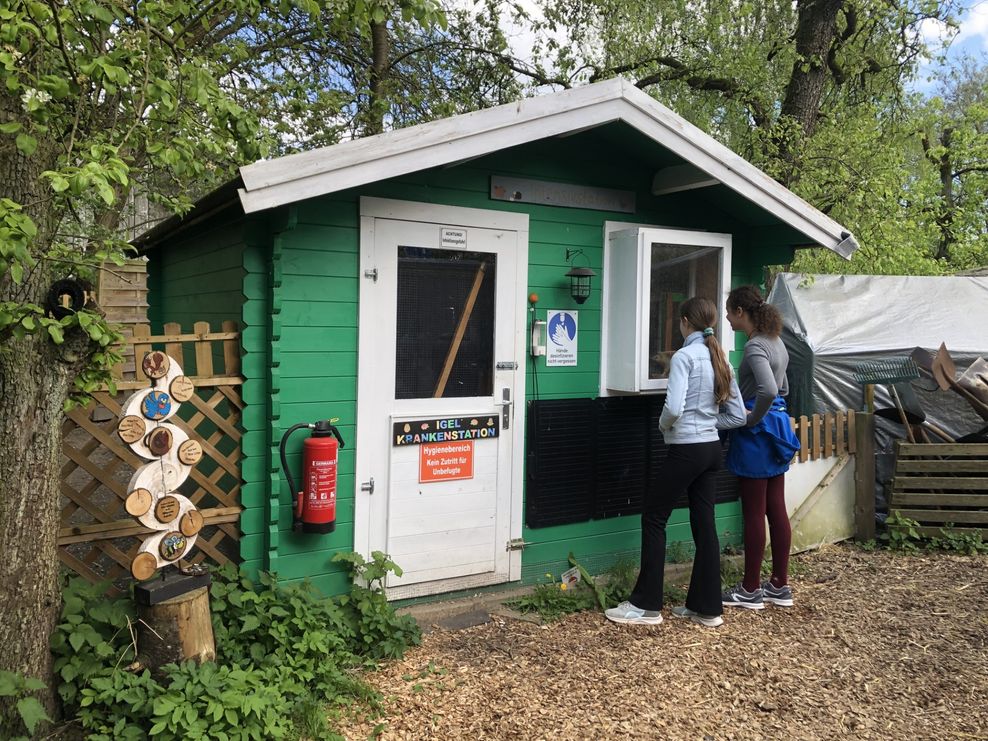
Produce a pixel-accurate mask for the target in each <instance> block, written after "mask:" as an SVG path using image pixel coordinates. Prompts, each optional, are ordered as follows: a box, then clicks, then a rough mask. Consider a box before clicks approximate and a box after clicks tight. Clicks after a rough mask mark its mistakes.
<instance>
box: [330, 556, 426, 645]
mask: <svg viewBox="0 0 988 741" xmlns="http://www.w3.org/2000/svg"><path fill="white" fill-rule="evenodd" d="M333 561H335V562H337V563H342V564H344V565H345V566H346V567H347V569H348V570H349V571H350V574H351V577H352V578H353V585H352V586H351V587H350V594H349V595H347V596H343V597H340V605H341V606H342V607H343V608H344V615H345V617H346V618H347V619H348V621H349V622H350V627H351V629H352V631H353V633H354V635H356V636H358V637H359V638H358V642H360V643H361V644H362V645H360V646H359V648H357V649H356V650H357V652H358V653H360V654H365V655H367V656H370V657H371V658H375V659H381V658H397V657H399V656H401V655H402V654H404V653H405V651H406V650H407V649H408V647H409V646H417V645H418V644H419V643H420V642H421V640H422V631H421V630H420V629H419V627H418V624H417V623H416V622H415V618H413V617H412V616H411V615H398V614H396V613H395V611H394V608H393V607H392V606H391V605H389V604H388V600H387V598H386V597H385V596H384V580H385V578H386V577H387V575H388V573H394V575H395V576H401V574H402V571H401V568H400V567H399V566H398V565H397V564H396V563H394V562H393V561H392V560H391V559H389V558H388V556H387V554H385V553H382V552H381V551H373V552H372V553H371V560H370V561H367V560H365V559H364V557H363V556H361V555H360V554H359V553H337V554H336V555H335V556H333ZM361 582H363V584H361Z"/></svg>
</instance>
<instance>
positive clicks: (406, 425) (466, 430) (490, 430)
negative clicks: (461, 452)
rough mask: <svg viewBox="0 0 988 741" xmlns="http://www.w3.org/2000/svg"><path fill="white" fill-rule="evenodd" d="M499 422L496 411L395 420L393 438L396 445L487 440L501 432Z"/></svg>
mask: <svg viewBox="0 0 988 741" xmlns="http://www.w3.org/2000/svg"><path fill="white" fill-rule="evenodd" d="M498 422H499V419H498V416H497V415H496V414H489V415H488V414H485V415H477V416H476V417H443V418H441V419H416V420H414V421H409V422H395V423H394V434H393V435H392V437H391V439H392V440H393V441H394V444H395V445H422V444H423V443H452V442H458V441H460V440H486V439H488V438H495V437H497V436H498V431H499V427H498Z"/></svg>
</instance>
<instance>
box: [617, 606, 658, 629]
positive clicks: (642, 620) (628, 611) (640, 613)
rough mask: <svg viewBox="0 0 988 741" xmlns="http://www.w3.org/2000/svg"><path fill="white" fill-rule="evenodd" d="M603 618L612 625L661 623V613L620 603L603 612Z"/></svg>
mask: <svg viewBox="0 0 988 741" xmlns="http://www.w3.org/2000/svg"><path fill="white" fill-rule="evenodd" d="M604 617H606V618H607V619H608V620H610V621H611V622H612V623H632V624H636V625H638V624H640V625H658V624H659V623H661V622H662V613H660V612H659V611H658V610H643V609H641V608H640V607H635V606H634V605H633V604H631V603H630V602H622V603H621V604H620V605H618V606H617V607H612V608H611V609H610V610H604Z"/></svg>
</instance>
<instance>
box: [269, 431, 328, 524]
mask: <svg viewBox="0 0 988 741" xmlns="http://www.w3.org/2000/svg"><path fill="white" fill-rule="evenodd" d="M335 421H336V420H325V419H324V420H319V421H318V422H316V423H315V424H312V423H310V422H302V423H301V424H297V425H294V426H292V427H290V428H289V429H288V431H287V432H286V433H285V434H284V435H282V437H281V470H282V471H284V472H285V478H287V479H288V486H290V487H291V490H292V496H293V497H295V517H294V519H293V520H292V530H294V531H295V532H303V533H331V532H333V530H335V529H336V458H337V453H338V452H339V449H340V448H342V447H343V446H344V442H343V437H342V436H341V435H340V431H339V430H337V429H336V428H335V427H334V426H333V425H332V422H335ZM303 427H305V428H307V429H310V430H312V431H313V432H312V435H310V436H309V437H307V438H306V439H305V442H304V443H303V444H302V488H301V489H296V488H295V482H294V481H293V480H292V474H291V472H290V471H289V470H288V461H287V460H286V459H285V445H286V443H287V442H288V438H289V437H290V436H291V434H292V433H293V432H295V430H301V429H302V428H303ZM337 441H338V442H337Z"/></svg>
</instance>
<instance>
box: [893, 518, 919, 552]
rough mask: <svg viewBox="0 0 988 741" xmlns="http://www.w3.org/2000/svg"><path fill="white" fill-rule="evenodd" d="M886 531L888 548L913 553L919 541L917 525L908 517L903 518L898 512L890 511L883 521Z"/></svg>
mask: <svg viewBox="0 0 988 741" xmlns="http://www.w3.org/2000/svg"><path fill="white" fill-rule="evenodd" d="M885 526H886V528H887V529H888V536H889V546H890V547H891V548H893V549H895V550H898V551H915V550H917V546H916V543H917V542H918V541H919V539H920V535H919V531H918V530H917V529H916V528H918V527H919V523H918V522H916V521H915V520H911V519H909V518H908V517H903V516H902V513H901V512H900V511H899V510H892V512H891V513H889V516H888V518H887V519H886V520H885Z"/></svg>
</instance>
